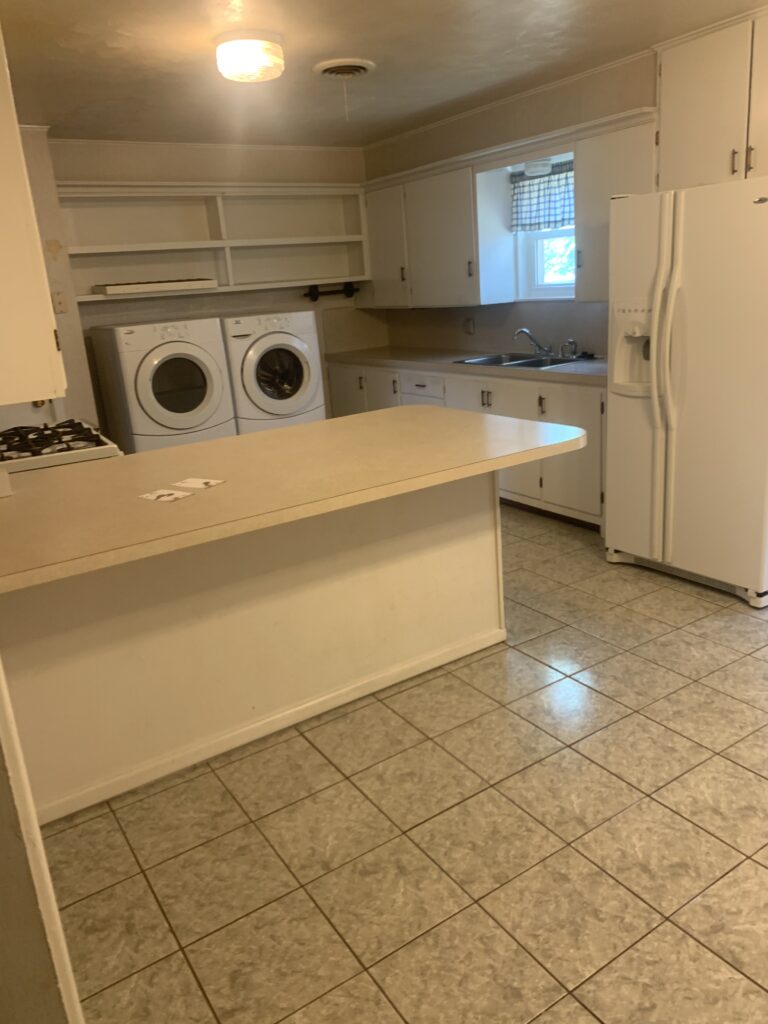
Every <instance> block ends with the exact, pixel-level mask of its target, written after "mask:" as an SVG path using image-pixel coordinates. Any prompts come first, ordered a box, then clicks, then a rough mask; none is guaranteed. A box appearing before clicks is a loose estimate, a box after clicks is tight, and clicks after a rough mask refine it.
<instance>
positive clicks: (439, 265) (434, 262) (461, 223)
mask: <svg viewBox="0 0 768 1024" xmlns="http://www.w3.org/2000/svg"><path fill="white" fill-rule="evenodd" d="M405 222H406V228H407V232H408V268H409V272H410V275H411V304H412V305H414V306H472V305H476V304H477V303H478V302H479V301H480V290H479V288H478V277H477V253H476V244H475V208H474V195H473V188H472V170H471V169H470V168H468V167H467V168H463V169H461V170H458V171H448V172H447V173H446V174H437V175H435V176H433V177H431V178H421V179H420V180H418V181H411V182H408V183H407V184H406V185H405Z"/></svg>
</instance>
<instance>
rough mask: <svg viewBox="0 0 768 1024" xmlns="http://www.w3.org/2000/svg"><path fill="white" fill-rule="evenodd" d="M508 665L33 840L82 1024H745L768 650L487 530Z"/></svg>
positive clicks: (491, 664)
mask: <svg viewBox="0 0 768 1024" xmlns="http://www.w3.org/2000/svg"><path fill="white" fill-rule="evenodd" d="M502 519H503V541H504V557H505V570H506V571H505V585H506V589H507V595H508V602H507V604H508V607H507V613H508V627H509V634H508V642H507V644H500V645H499V646H498V647H497V648H494V649H491V650H488V651H483V652H480V653H479V654H477V655H473V656H472V657H469V658H463V659H461V660H460V661H458V662H454V663H452V664H450V665H446V666H444V667H443V668H441V669H436V670H434V671H431V672H427V673H424V674H423V675H422V676H419V677H416V678H414V679H409V680H407V681H406V682H403V683H398V684H396V685H395V686H392V687H389V688H388V689H386V690H384V691H382V692H380V693H377V694H375V695H372V696H369V697H363V698H361V699H360V700H357V701H354V702H353V703H351V704H348V705H346V706H345V707H343V708H338V709H336V710H334V711H331V712H327V713H325V714H323V715H320V716H318V717H317V718H315V719H312V720H310V721H307V722H303V723H301V724H300V725H298V726H296V727H295V728H290V729H285V730H283V731H282V732H280V733H276V734H274V735H272V736H268V737H265V738H264V739H260V740H257V741H255V742H254V743H250V744H248V745H247V746H246V747H241V748H240V749H238V750H233V751H230V752H228V753H226V754H222V755H220V756H218V757H215V758H213V759H212V760H211V761H209V762H208V763H206V764H201V765H196V766H194V767H192V768H189V769H186V770H185V771H183V772H178V773H176V774H175V775H173V776H169V777H168V778H166V779H162V780H160V781H159V782H156V783H153V784H151V785H149V786H145V787H143V788H141V789H139V790H135V791H133V792H131V793H126V794H123V795H122V796H120V797H117V798H115V799H113V800H110V801H109V802H108V803H105V804H101V805H99V806H97V807H93V808H89V809H87V810H85V811H81V812H79V813H78V814H76V815H73V816H71V817H70V818H69V819H65V820H62V821H59V822H55V823H53V824H51V825H47V826H46V827H45V829H44V834H45V836H46V844H47V849H48V856H49V859H50V865H51V870H52V874H53V878H54V884H55V887H56V890H57V894H58V897H59V901H60V904H61V907H62V917H63V921H64V927H65V929H66V934H67V937H68V940H69V944H70V949H71V954H72V959H73V963H74V968H75V972H76V975H77V980H78V984H79V987H80V993H81V996H82V998H83V1006H84V1011H85V1016H86V1020H87V1021H88V1024H216V1022H220V1024H277V1022H279V1021H281V1022H286V1024H287V1022H290V1024H397V1022H400V1024H402V1022H403V1021H405V1022H407V1024H524V1022H528V1021H534V1020H535V1021H538V1022H539V1024H588V1022H593V1024H594V1022H595V1021H602V1022H603V1024H645V1022H648V1024H758V1022H759V1024H764V1022H765V1021H767V1020H768V621H766V619H767V618H768V616H766V615H765V614H764V613H760V612H755V611H754V610H751V609H749V608H748V607H747V606H746V605H743V604H741V603H739V602H737V601H736V600H735V599H733V598H731V597H729V596H728V595H724V594H721V593H719V592H717V591H713V590H709V589H707V588H704V587H700V586H697V585H695V584H691V583H687V582H684V581H680V580H676V579H672V578H670V577H667V576H664V575H662V574H659V573H654V572H650V571H648V570H645V569H640V568H633V567H626V566H609V565H608V564H607V563H606V562H605V561H604V559H603V557H602V553H601V547H600V538H599V536H598V535H597V534H596V533H595V532H594V531H591V530H589V529H585V528H583V527H580V526H577V525H573V524H568V523H564V522H560V521H557V520H554V519H551V518H547V517H543V516H539V515H536V514H534V513H531V512H527V511H523V510H521V509H516V508H512V507H508V506H507V507H504V508H503V511H502Z"/></svg>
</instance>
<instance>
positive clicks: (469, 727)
mask: <svg viewBox="0 0 768 1024" xmlns="http://www.w3.org/2000/svg"><path fill="white" fill-rule="evenodd" d="M437 742H438V743H439V744H440V745H441V746H443V747H445V749H446V750H448V751H449V752H450V753H451V754H453V755H454V757H458V759H459V760H460V761H462V762H463V763H464V764H466V765H467V766H468V767H469V768H471V769H472V770H473V771H475V772H477V774H478V775H480V776H481V777H482V778H484V779H485V780H486V781H487V782H498V781H499V780H500V779H503V778H505V777H506V776H507V775H511V774H512V773H513V772H517V771H520V769H521V768H526V767H527V766H528V765H529V764H533V762H534V761H540V760H541V759H542V758H543V757H546V756H547V754H553V753H554V752H555V751H556V750H558V749H559V748H560V747H561V746H562V744H561V743H560V742H559V741H558V740H556V739H554V738H553V737H552V736H548V735H547V734H546V733H545V732H542V731H541V729H537V728H536V727H535V726H534V725H531V724H530V722H526V721H524V720H523V719H522V718H520V717H518V716H517V715H514V714H513V713H512V712H511V711H507V709H506V708H499V710H498V711H492V712H491V713H490V714H489V715H483V716H482V718H476V719H474V721H472V722H467V723H466V724H465V725H460V726H459V727H458V728H457V729H452V730H451V731H450V732H446V733H444V734H443V735H442V736H439V737H438V739H437Z"/></svg>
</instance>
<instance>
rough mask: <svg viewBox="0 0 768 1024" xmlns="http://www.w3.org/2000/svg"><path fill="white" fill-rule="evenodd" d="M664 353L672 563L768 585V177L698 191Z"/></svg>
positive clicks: (693, 194)
mask: <svg viewBox="0 0 768 1024" xmlns="http://www.w3.org/2000/svg"><path fill="white" fill-rule="evenodd" d="M678 205H679V212H678V213H677V214H676V224H677V231H676V235H677V240H676V245H677V247H678V248H679V252H677V253H676V254H675V262H676V266H677V267H678V268H679V273H677V274H675V272H673V278H672V282H671V284H670V295H669V324H670V328H671V330H670V332H669V342H668V346H667V348H668V351H667V352H664V353H662V357H663V358H662V368H663V369H662V372H663V375H664V377H665V382H664V383H665V385H666V386H664V387H662V391H663V392H664V400H663V406H664V415H665V417H666V418H667V420H668V434H667V481H666V523H665V544H664V548H665V550H664V559H665V561H667V562H669V563H671V564H672V565H674V566H677V567H679V568H681V569H686V570H688V571H690V572H695V573H700V574H701V575H703V576H709V577H711V578H713V579H716V580H720V581H723V582H726V583H731V584H735V585H737V586H740V587H746V588H747V589H750V590H754V591H756V592H758V593H761V592H763V591H766V590H768V578H767V576H766V529H767V528H768V523H767V516H766V513H767V506H768V501H767V494H768V425H767V424H766V410H768V302H766V298H765V295H766V280H767V279H768V178H751V179H748V180H746V181H739V182H729V183H727V184H724V185H712V186H705V187H702V188H696V189H688V190H686V191H685V192H684V193H680V194H679V196H678Z"/></svg>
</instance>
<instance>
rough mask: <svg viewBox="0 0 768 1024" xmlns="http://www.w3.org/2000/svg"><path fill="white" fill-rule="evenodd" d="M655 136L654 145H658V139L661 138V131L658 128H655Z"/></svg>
mask: <svg viewBox="0 0 768 1024" xmlns="http://www.w3.org/2000/svg"><path fill="white" fill-rule="evenodd" d="M655 138H656V145H657V146H658V144H659V139H660V138H661V132H660V131H659V130H658V129H656V136H655Z"/></svg>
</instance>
